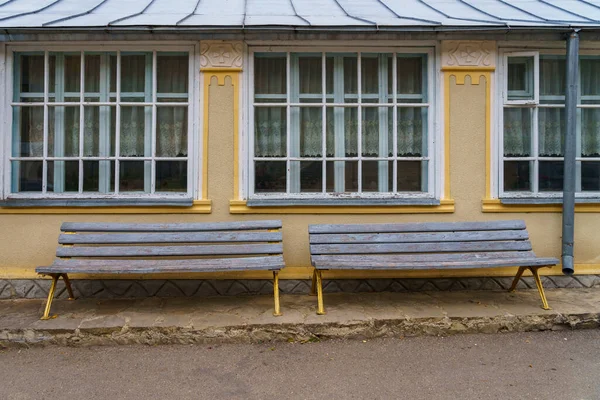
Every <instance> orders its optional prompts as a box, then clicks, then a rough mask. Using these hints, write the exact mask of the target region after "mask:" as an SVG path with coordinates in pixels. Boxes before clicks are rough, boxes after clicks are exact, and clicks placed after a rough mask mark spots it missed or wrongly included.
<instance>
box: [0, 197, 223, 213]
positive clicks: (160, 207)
mask: <svg viewBox="0 0 600 400" xmlns="http://www.w3.org/2000/svg"><path fill="white" fill-rule="evenodd" d="M211 211H212V202H211V200H192V199H177V200H170V199H151V200H150V199H139V200H134V199H113V200H109V199H77V200H74V199H70V200H67V199H65V200H62V199H9V200H4V201H1V202H0V214H209V213H210V212H211Z"/></svg>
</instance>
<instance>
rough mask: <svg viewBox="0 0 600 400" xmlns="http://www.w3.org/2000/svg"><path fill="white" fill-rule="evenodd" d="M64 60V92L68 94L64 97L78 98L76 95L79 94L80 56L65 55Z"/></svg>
mask: <svg viewBox="0 0 600 400" xmlns="http://www.w3.org/2000/svg"><path fill="white" fill-rule="evenodd" d="M64 58H65V60H64V64H65V67H64V78H63V79H64V90H65V93H68V95H67V94H65V97H78V96H76V95H77V94H78V93H79V92H81V54H79V53H78V54H65V55H64ZM71 93H72V94H71ZM78 100H79V99H74V100H73V101H78ZM67 101H71V100H67Z"/></svg>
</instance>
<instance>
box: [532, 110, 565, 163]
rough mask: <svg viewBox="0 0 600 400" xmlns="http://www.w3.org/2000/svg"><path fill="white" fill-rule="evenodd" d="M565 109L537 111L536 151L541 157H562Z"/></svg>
mask: <svg viewBox="0 0 600 400" xmlns="http://www.w3.org/2000/svg"><path fill="white" fill-rule="evenodd" d="M565 122H566V120H565V109H564V108H540V109H539V110H538V131H539V135H538V136H539V139H538V149H539V155H540V156H542V157H562V156H563V154H564V147H565V143H564V141H565V136H564V132H565Z"/></svg>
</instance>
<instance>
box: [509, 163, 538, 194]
mask: <svg viewBox="0 0 600 400" xmlns="http://www.w3.org/2000/svg"><path fill="white" fill-rule="evenodd" d="M532 172H533V166H532V162H531V161H505V162H504V191H505V192H520V191H526V192H529V191H531V190H532V188H531V173H532Z"/></svg>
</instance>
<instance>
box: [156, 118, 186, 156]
mask: <svg viewBox="0 0 600 400" xmlns="http://www.w3.org/2000/svg"><path fill="white" fill-rule="evenodd" d="M187 111H188V109H187V107H157V109H156V112H157V115H156V124H157V127H156V156H157V157H186V156H187V154H188V143H187V132H188V124H187V122H188V114H187Z"/></svg>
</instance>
